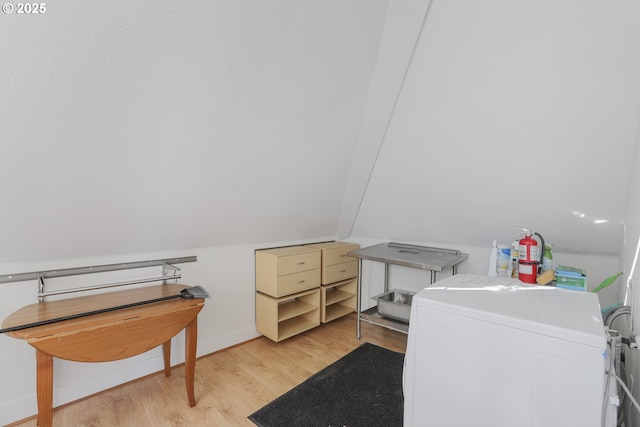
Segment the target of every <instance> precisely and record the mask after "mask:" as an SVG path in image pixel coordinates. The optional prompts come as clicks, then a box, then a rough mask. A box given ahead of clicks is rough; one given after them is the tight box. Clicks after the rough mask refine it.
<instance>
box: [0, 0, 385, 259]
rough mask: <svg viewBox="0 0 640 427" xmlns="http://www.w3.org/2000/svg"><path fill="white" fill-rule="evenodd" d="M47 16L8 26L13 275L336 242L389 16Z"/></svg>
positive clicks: (100, 9)
mask: <svg viewBox="0 0 640 427" xmlns="http://www.w3.org/2000/svg"><path fill="white" fill-rule="evenodd" d="M47 6H48V7H47V9H46V13H45V14H43V15H39V16H26V15H17V14H10V15H7V14H3V16H2V25H0V49H1V52H2V59H1V61H2V67H1V70H0V73H2V74H1V76H2V78H1V79H0V93H1V94H2V101H1V102H0V120H1V123H2V125H1V126H0V141H2V155H0V171H2V177H3V179H1V180H0V198H1V199H2V200H3V207H2V210H0V222H1V223H2V224H3V229H2V244H0V259H2V260H3V261H5V262H13V261H16V262H21V261H25V260H27V261H47V260H50V259H52V258H55V259H67V258H78V257H84V256H87V255H89V256H95V255H111V254H118V253H124V254H128V253H137V252H147V251H155V250H165V249H181V248H185V249H188V248H193V247H201V246H211V245H224V244H237V243H253V242H269V241H278V240H286V239H298V238H312V237H316V236H321V235H325V234H331V235H333V234H335V229H336V227H337V223H338V220H339V215H340V209H341V207H342V201H343V198H344V183H345V182H346V180H347V177H348V174H349V169H350V166H351V163H352V157H353V152H354V150H355V141H356V137H357V134H358V131H359V126H360V122H361V119H362V110H363V107H364V102H365V100H366V97H367V90H368V86H369V80H370V78H371V73H372V70H373V67H374V65H375V61H376V55H377V47H378V44H379V41H380V34H381V32H382V27H383V24H384V18H385V13H386V9H387V0H375V1H369V0H348V1H342V0H330V1H322V2H318V1H312V0H302V1H300V0H276V1H269V2H264V1H258V0H245V1H225V0H214V1H196V2H189V4H182V3H176V2H161V3H158V2H153V1H148V0H147V1H137V2H135V3H131V2H129V1H124V0H116V1H113V2H109V3H102V2H85V1H67V2H58V3H55V4H47Z"/></svg>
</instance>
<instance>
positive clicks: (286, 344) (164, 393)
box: [12, 314, 407, 427]
mask: <svg viewBox="0 0 640 427" xmlns="http://www.w3.org/2000/svg"><path fill="white" fill-rule="evenodd" d="M201 326H202V325H201ZM355 335H356V316H355V314H351V315H348V316H345V317H343V318H340V319H337V320H334V321H333V322H330V323H327V324H323V325H320V326H319V327H317V328H314V329H312V330H310V331H307V332H305V333H303V334H300V335H296V336H294V337H291V338H289V339H287V340H284V341H281V342H279V343H274V342H273V341H271V340H269V339H267V338H265V337H260V338H257V339H255V340H251V341H248V342H246V343H242V344H240V345H238V346H235V347H231V348H229V349H225V350H222V351H220V352H217V353H213V354H211V355H208V356H204V357H202V358H200V359H199V360H198V362H197V363H196V378H195V395H196V406H195V407H193V408H189V405H188V402H187V396H186V391H185V370H184V366H179V367H175V368H173V370H172V374H171V377H169V378H166V377H165V376H164V371H159V372H158V373H157V374H154V375H151V376H148V377H145V378H143V379H141V380H137V381H133V382H130V383H127V384H124V385H122V386H119V387H116V388H114V389H111V390H108V391H105V392H102V393H99V394H97V395H94V396H90V397H88V398H85V399H82V400H80V401H77V402H74V403H71V404H68V405H64V406H62V407H60V408H55V409H54V412H53V425H54V426H74V427H114V426H133V425H135V426H166V427H182V426H185V427H186V426H216V427H225V426H229V427H242V426H247V427H250V426H254V424H253V423H252V422H250V421H249V420H248V419H247V416H249V415H250V414H252V413H253V412H255V411H256V410H258V409H260V408H261V407H263V406H264V405H266V404H267V403H269V402H270V401H272V400H273V399H275V398H276V397H278V396H280V395H282V394H284V393H286V392H287V391H289V390H290V389H291V388H293V387H295V386H296V385H298V384H300V383H301V382H303V381H304V380H305V379H307V378H308V377H310V376H311V375H313V374H314V373H316V372H318V371H320V370H321V369H323V368H324V367H326V366H327V365H329V364H331V363H333V362H335V361H337V360H338V359H340V358H341V357H342V356H344V355H346V354H347V353H349V352H350V351H352V350H354V349H355V348H357V347H358V346H359V345H360V344H362V343H364V342H370V343H372V344H376V345H379V346H381V347H385V348H388V349H389V350H393V351H399V352H403V353H404V352H405V350H406V345H407V336H406V335H405V334H402V333H400V332H395V331H391V330H389V329H385V328H381V327H379V326H374V325H369V324H367V323H364V322H363V323H362V338H361V340H360V341H358V340H357V339H356V336H355ZM35 426H36V419H35V418H32V419H29V420H25V421H24V422H21V423H17V424H13V425H12V427H35Z"/></svg>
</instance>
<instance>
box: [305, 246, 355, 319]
mask: <svg viewBox="0 0 640 427" xmlns="http://www.w3.org/2000/svg"><path fill="white" fill-rule="evenodd" d="M306 247H311V248H317V249H320V250H321V251H322V264H321V270H322V278H321V282H322V286H321V288H320V310H321V311H320V320H321V322H322V323H327V322H330V321H332V320H335V319H337V318H338V317H342V316H344V315H347V314H349V313H353V312H354V311H356V307H357V296H358V279H357V277H358V260H357V258H352V257H350V256H348V255H347V254H348V253H349V252H351V251H355V250H358V249H360V246H359V245H356V244H353V243H346V242H327V243H318V244H312V245H307V246H306Z"/></svg>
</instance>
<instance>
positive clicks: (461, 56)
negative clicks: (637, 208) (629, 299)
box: [341, 0, 640, 254]
mask: <svg viewBox="0 0 640 427" xmlns="http://www.w3.org/2000/svg"><path fill="white" fill-rule="evenodd" d="M638 22H640V7H639V6H638V3H637V2H633V1H621V2H615V3H611V2H587V3H585V2H582V1H567V0H563V1H560V2H558V1H555V0H554V1H552V0H549V1H536V2H512V1H509V0H490V1H483V2H477V1H473V0H459V1H453V2H451V1H441V0H433V1H432V2H431V5H430V10H429V12H428V15H427V19H426V21H425V25H424V27H423V30H422V32H421V34H420V36H419V40H418V44H417V46H416V50H415V53H414V55H413V58H412V60H411V66H410V67H409V69H408V72H407V75H406V79H405V81H404V84H403V86H402V89H401V92H400V94H399V97H398V99H397V105H396V107H395V110H394V111H393V114H392V115H391V116H390V120H389V122H388V128H387V129H386V130H385V132H386V133H385V135H384V138H383V142H382V143H381V144H377V142H376V141H371V140H366V141H361V143H362V144H363V145H364V146H367V145H369V146H370V147H369V153H370V152H372V151H375V152H376V157H375V158H373V160H371V158H367V157H366V156H365V155H361V156H360V160H363V161H367V162H369V164H370V169H369V170H366V171H365V170H364V168H361V169H360V171H354V176H352V178H351V182H354V181H357V180H360V181H361V182H365V183H366V184H364V185H361V186H360V187H359V190H356V188H358V187H357V186H353V185H352V186H350V194H349V195H348V197H347V198H348V199H349V200H351V202H352V203H356V201H357V204H358V207H357V209H351V214H350V216H348V215H347V217H346V218H345V217H343V223H342V224H341V228H342V229H343V232H344V231H345V230H350V231H349V232H350V233H352V234H353V235H356V236H368V237H379V238H381V239H388V240H398V241H418V242H444V243H448V244H456V243H457V244H465V245H477V246H484V247H487V248H488V247H490V245H491V242H492V241H493V240H494V239H497V240H498V242H501V243H507V244H508V243H509V242H510V241H511V240H513V237H512V235H513V234H516V233H517V231H518V230H517V229H515V228H514V226H518V225H519V226H524V227H528V228H531V229H533V230H534V231H537V232H540V233H541V234H542V235H543V236H544V237H545V239H546V241H547V243H551V244H553V245H554V247H556V248H557V249H558V250H562V251H568V252H573V253H595V254H617V253H618V252H619V250H620V249H621V244H622V235H623V233H622V232H623V219H624V209H625V200H626V194H627V188H628V185H629V179H630V174H631V160H632V158H633V152H634V148H635V144H636V138H637V136H638V131H639V119H640V78H639V76H640V49H639V48H638V43H637V41H638V40H640V26H638V25H637V23H638ZM372 90H375V88H373V89H372ZM375 109H376V106H375V105H368V110H375ZM365 120H366V119H365ZM376 144H377V145H376ZM376 150H378V151H376ZM359 152H361V153H364V152H366V150H364V149H360V150H359ZM358 160H359V159H356V162H358ZM358 174H359V175H358ZM363 177H364V178H363ZM365 178H366V179H365ZM356 210H357V214H354V213H353V212H355V211H356ZM346 212H347V213H348V212H349V211H348V210H346ZM598 220H606V221H607V222H598V223H595V221H598Z"/></svg>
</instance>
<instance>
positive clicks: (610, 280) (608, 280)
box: [591, 271, 622, 292]
mask: <svg viewBox="0 0 640 427" xmlns="http://www.w3.org/2000/svg"><path fill="white" fill-rule="evenodd" d="M620 276H622V271H621V272H620V273H618V274H614V275H613V276H611V277H609V278H606V279H604V281H603V282H602V283H600V285H598V287H597V288H595V289H594V290H592V291H591V292H598V291H600V290H602V289H604V288H606V287H607V286H609V285H610V284H612V283H613V282H615V281H616V279H617V278H618V277H620Z"/></svg>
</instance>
